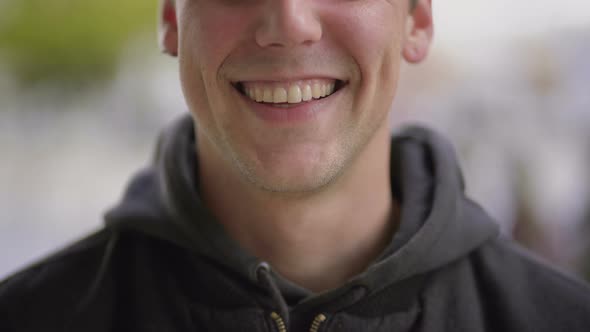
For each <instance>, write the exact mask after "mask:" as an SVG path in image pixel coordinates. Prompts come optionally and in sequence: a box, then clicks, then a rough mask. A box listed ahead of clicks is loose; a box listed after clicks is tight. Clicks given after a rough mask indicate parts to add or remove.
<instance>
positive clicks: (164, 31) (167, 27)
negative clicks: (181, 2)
mask: <svg viewBox="0 0 590 332" xmlns="http://www.w3.org/2000/svg"><path fill="white" fill-rule="evenodd" d="M159 18H160V19H159V24H158V35H159V38H158V39H159V40H158V43H159V45H160V49H161V50H162V52H164V53H167V54H170V55H172V56H177V55H178V21H177V19H176V6H175V0H160V9H159Z"/></svg>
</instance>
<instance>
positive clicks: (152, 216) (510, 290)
mask: <svg viewBox="0 0 590 332" xmlns="http://www.w3.org/2000/svg"><path fill="white" fill-rule="evenodd" d="M194 147H195V135H194V124H193V120H192V118H191V117H190V116H188V115H186V116H183V117H182V118H181V119H179V120H178V121H176V122H175V123H173V124H172V125H171V126H170V127H169V128H167V129H166V130H165V131H164V132H163V133H162V134H161V136H160V138H159V140H158V144H157V148H156V153H155V154H154V159H153V161H152V163H151V164H150V165H149V166H148V167H147V168H145V169H143V170H141V171H140V172H138V173H137V174H136V175H135V176H134V177H133V179H132V180H131V181H130V184H129V185H128V188H127V190H126V192H125V194H124V197H123V198H122V200H121V202H120V203H119V204H118V205H116V206H115V207H114V208H112V209H111V210H110V211H108V212H107V213H106V215H105V226H104V228H103V229H101V230H100V231H98V232H96V233H94V234H91V235H89V236H88V237H86V238H84V239H82V240H80V241H78V242H77V243H75V244H73V245H71V246H69V247H67V248H66V249H63V250H61V251H60V252H58V253H56V254H53V255H51V256H50V257H48V258H45V259H43V260H41V261H40V262H39V263H37V264H35V265H33V266H31V267H29V268H27V269H25V270H23V271H21V272H19V273H17V274H15V275H14V276H12V277H11V278H9V279H7V280H5V281H4V282H2V283H1V284H0V331H41V330H43V331H279V332H285V331H312V332H313V331H343V332H344V331H508V332H510V331H588V329H589V328H590V291H589V289H588V287H587V286H586V285H584V284H583V283H581V282H578V281H576V280H574V279H572V278H571V277H568V276H566V275H564V274H563V273H561V272H558V271H556V270H553V269H552V268H549V267H547V266H546V265H545V264H544V263H542V262H540V261H539V260H538V259H537V258H535V257H533V256H532V255H530V254H529V253H528V252H526V251H524V250H523V249H521V248H519V247H518V246H517V245H515V244H513V243H512V242H511V241H509V240H507V239H503V238H501V237H499V236H498V227H497V225H496V224H495V223H494V222H493V221H492V220H491V218H490V217H489V216H488V215H487V214H486V212H485V211H483V209H482V208H481V207H480V206H479V205H477V204H476V203H474V202H473V201H471V200H470V199H468V198H467V197H466V196H465V194H464V183H463V178H462V176H461V172H460V169H459V167H458V165H457V162H456V157H455V154H454V151H453V149H452V147H451V146H450V144H449V143H448V142H447V141H446V140H445V139H443V138H442V137H441V136H440V135H438V134H436V133H434V132H432V131H430V130H427V129H424V128H420V127H409V128H406V129H405V130H403V131H401V132H399V133H397V134H396V135H394V136H393V137H392V140H391V190H392V195H393V197H395V199H396V200H397V201H398V202H399V203H400V206H401V215H400V226H399V229H398V230H397V231H396V232H395V234H394V235H393V236H392V239H391V242H390V244H389V246H388V247H387V248H386V249H385V250H384V251H383V253H382V254H381V255H380V256H379V257H378V259H376V260H375V261H374V262H373V263H372V264H371V265H370V266H369V267H368V268H367V269H366V270H365V271H364V272H362V273H361V274H359V275H357V276H355V277H353V278H351V279H350V280H349V281H348V282H346V283H345V284H344V285H342V286H340V287H338V288H336V289H332V290H328V291H325V292H321V293H313V292H311V291H309V290H306V289H304V288H303V287H300V286H298V285H295V284H294V283H292V282H290V281H289V280H287V279H286V278H284V277H282V276H281V275H280V274H278V273H276V272H275V271H274V270H273V269H272V266H270V265H269V264H268V263H267V262H264V261H262V260H261V259H259V258H257V257H255V256H253V255H251V254H249V253H248V252H247V251H245V250H243V249H242V248H240V246H239V245H238V244H237V243H236V242H235V241H234V240H232V239H231V238H230V237H229V236H228V235H227V233H226V232H225V231H224V229H223V227H222V225H221V224H220V223H218V222H217V221H216V220H215V218H214V217H213V216H212V215H211V214H210V212H209V211H208V210H207V208H206V206H204V205H203V204H202V202H201V199H200V197H199V191H198V188H199V183H198V177H197V174H198V156H197V154H196V153H195V148H194ZM228 208H231V207H228Z"/></svg>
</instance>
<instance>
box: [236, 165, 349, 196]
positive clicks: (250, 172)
mask: <svg viewBox="0 0 590 332" xmlns="http://www.w3.org/2000/svg"><path fill="white" fill-rule="evenodd" d="M337 164H338V163H333V162H325V163H320V164H317V165H311V164H302V163H300V164H298V166H295V165H294V164H293V163H291V164H289V165H274V166H270V169H269V166H267V167H266V168H262V167H245V165H244V164H242V165H241V166H240V167H239V168H240V172H241V173H242V175H243V176H244V177H245V178H246V179H247V180H248V182H250V183H251V184H253V185H254V186H256V187H257V188H259V189H261V190H263V191H266V192H271V193H284V194H289V195H290V194H306V193H313V192H318V191H321V190H322V189H324V188H326V187H327V186H328V185H329V184H330V183H332V182H333V181H334V180H335V179H336V178H337V177H338V175H339V173H340V172H339V169H340V167H335V165H337Z"/></svg>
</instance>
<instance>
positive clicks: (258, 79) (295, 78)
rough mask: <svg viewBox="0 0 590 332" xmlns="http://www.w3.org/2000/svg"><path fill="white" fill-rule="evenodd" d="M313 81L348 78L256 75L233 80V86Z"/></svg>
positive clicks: (345, 80) (344, 80)
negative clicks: (241, 83) (252, 83)
mask: <svg viewBox="0 0 590 332" xmlns="http://www.w3.org/2000/svg"><path fill="white" fill-rule="evenodd" d="M313 79H326V80H336V81H341V82H347V79H346V78H343V77H338V76H335V75H322V74H314V75H276V74H275V75H259V76H258V75H256V76H249V77H243V78H236V79H231V80H230V81H231V83H232V84H236V83H240V82H282V83H285V82H297V81H305V80H313Z"/></svg>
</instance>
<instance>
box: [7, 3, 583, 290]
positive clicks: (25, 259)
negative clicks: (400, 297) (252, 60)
mask: <svg viewBox="0 0 590 332" xmlns="http://www.w3.org/2000/svg"><path fill="white" fill-rule="evenodd" d="M433 2H434V15H435V24H436V29H435V31H436V36H435V43H434V45H433V49H432V53H431V55H430V57H429V59H428V61H426V62H425V63H423V64H421V65H418V66H405V67H404V70H403V77H402V83H401V84H400V86H401V88H400V90H399V93H398V98H397V99H396V102H395V105H394V112H395V116H394V117H393V118H394V121H395V123H394V126H396V127H399V126H403V125H404V124H407V123H408V122H420V123H425V124H427V125H428V126H430V127H433V128H436V129H437V130H439V131H441V132H443V133H444V134H446V135H447V136H448V137H450V138H451V140H452V141H453V143H454V144H455V146H456V148H457V151H458V153H459V155H460V158H461V162H462V165H463V171H464V173H465V177H466V182H467V191H468V193H469V195H470V196H471V197H473V198H474V199H475V200H477V201H478V202H480V203H481V204H482V205H483V206H484V207H486V208H487V209H488V210H489V211H490V213H491V214H492V215H493V216H494V217H495V218H496V219H497V220H498V222H499V223H500V224H501V227H502V230H503V232H504V233H505V234H507V235H510V236H513V237H514V238H516V239H517V240H518V241H520V242H521V243H523V244H524V245H525V246H527V247H529V248H531V249H532V250H534V251H536V252H537V253H539V254H540V255H542V256H543V257H545V258H546V259H547V260H549V261H551V262H552V263H554V264H556V265H558V266H560V267H562V268H563V269H565V270H568V271H570V272H571V273H574V274H577V275H578V276H580V277H582V278H588V279H590V264H589V263H588V262H589V258H590V243H589V241H588V240H587V239H588V237H589V236H590V188H589V186H588V184H589V183H590V175H589V172H588V169H589V167H590V61H589V60H588V59H590V14H589V13H590V3H589V2H584V1H579V0H562V1H554V0H551V1H549V0H520V1H514V0H496V1H477V0H476V1H473V0H469V1H468V0H446V1H441V0H434V1H433ZM156 8H157V1H156V0H150V1H146V0H126V1H118V0H100V1H99V0H85V1H79V0H1V1H0V158H1V160H0V161H1V162H0V279H2V278H3V277H6V276H7V275H8V274H10V273H12V272H14V271H16V270H17V269H19V268H22V267H23V266H24V265H27V264H29V263H31V262H33V261H35V260H37V259H39V258H41V257H43V256H45V255H47V254H49V253H50V252H53V251H55V250H56V249H58V248H60V247H63V246H65V245H66V244H67V243H70V242H72V241H74V240H76V239H78V238H80V237H81V236H83V235H84V234H86V233H87V232H89V231H92V230H94V229H97V228H99V227H100V226H101V223H102V214H103V213H104V211H105V210H106V209H107V208H108V207H110V206H112V205H114V204H115V203H116V202H117V200H118V199H119V197H120V196H121V192H122V190H123V188H124V186H125V184H126V182H127V181H128V179H129V177H130V175H131V174H133V173H134V172H135V171H136V170H137V169H139V168H140V167H142V166H143V165H145V164H146V163H147V162H148V161H149V158H150V154H151V150H152V146H153V144H154V141H155V139H156V135H157V133H158V131H159V130H160V128H161V127H163V126H164V125H165V124H166V123H168V122H170V121H171V120H172V119H173V118H175V117H176V116H178V115H179V114H181V113H183V112H185V111H186V107H185V106H184V102H183V99H182V94H181V91H180V87H179V83H178V78H177V68H176V61H175V60H174V59H172V58H170V57H167V56H164V55H162V54H160V52H159V50H158V48H157V44H156Z"/></svg>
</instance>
